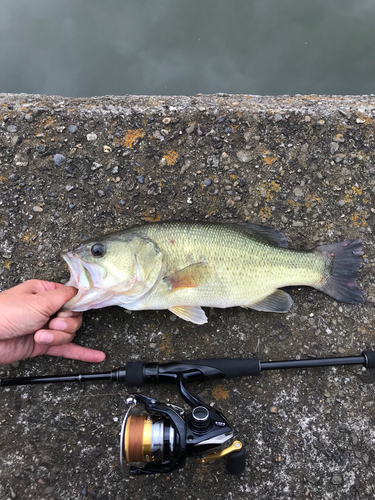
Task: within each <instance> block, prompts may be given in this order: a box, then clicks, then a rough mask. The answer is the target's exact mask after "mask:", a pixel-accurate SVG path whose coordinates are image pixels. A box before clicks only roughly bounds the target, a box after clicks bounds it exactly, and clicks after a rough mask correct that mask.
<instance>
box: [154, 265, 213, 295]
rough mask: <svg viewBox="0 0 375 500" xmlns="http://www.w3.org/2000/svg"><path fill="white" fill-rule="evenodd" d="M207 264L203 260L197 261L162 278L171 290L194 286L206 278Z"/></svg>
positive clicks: (203, 281) (200, 283) (207, 272)
mask: <svg viewBox="0 0 375 500" xmlns="http://www.w3.org/2000/svg"><path fill="white" fill-rule="evenodd" d="M208 274H209V266H208V264H206V263H205V262H197V263H195V264H190V266H187V267H184V268H183V269H180V270H179V271H176V272H175V273H172V274H170V275H169V276H166V277H165V278H163V281H165V282H166V283H167V284H168V286H169V289H170V291H171V292H173V291H175V290H178V289H179V288H196V287H198V286H199V285H202V284H203V283H205V281H206V280H207V277H208Z"/></svg>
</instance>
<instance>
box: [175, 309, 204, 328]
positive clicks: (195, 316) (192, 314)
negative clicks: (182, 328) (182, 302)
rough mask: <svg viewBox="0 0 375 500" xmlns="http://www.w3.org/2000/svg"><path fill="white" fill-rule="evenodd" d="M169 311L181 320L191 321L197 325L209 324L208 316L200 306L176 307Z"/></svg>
mask: <svg viewBox="0 0 375 500" xmlns="http://www.w3.org/2000/svg"><path fill="white" fill-rule="evenodd" d="M169 310H170V311H171V312H172V313H173V314H175V315H176V316H178V317H179V318H182V319H184V320H186V321H191V322H192V323H195V324H196V325H204V323H207V316H206V314H205V312H204V311H203V309H202V308H201V307H199V306H174V307H170V308H169Z"/></svg>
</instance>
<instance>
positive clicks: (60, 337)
mask: <svg viewBox="0 0 375 500" xmlns="http://www.w3.org/2000/svg"><path fill="white" fill-rule="evenodd" d="M74 336H75V333H66V332H61V331H56V330H38V331H37V332H36V333H35V334H34V341H35V342H36V343H37V344H41V345H51V346H52V345H63V344H69V342H71V341H72V340H73V339H74Z"/></svg>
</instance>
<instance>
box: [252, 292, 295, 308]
mask: <svg viewBox="0 0 375 500" xmlns="http://www.w3.org/2000/svg"><path fill="white" fill-rule="evenodd" d="M292 305H293V300H292V298H291V296H290V295H289V294H288V293H286V292H283V291H282V290H276V291H275V292H273V293H271V295H268V296H267V297H266V298H264V299H262V300H261V301H259V302H256V303H255V304H250V305H249V306H248V307H249V308H251V309H255V310H256V311H264V312H277V313H286V312H288V311H289V309H290V308H291V307H292Z"/></svg>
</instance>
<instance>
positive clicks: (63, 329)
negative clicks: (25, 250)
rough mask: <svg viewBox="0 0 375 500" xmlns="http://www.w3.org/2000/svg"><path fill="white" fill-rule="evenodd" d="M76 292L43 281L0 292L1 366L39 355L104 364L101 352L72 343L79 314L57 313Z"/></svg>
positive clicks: (80, 320)
mask: <svg viewBox="0 0 375 500" xmlns="http://www.w3.org/2000/svg"><path fill="white" fill-rule="evenodd" d="M76 293H77V290H76V289H75V288H73V287H71V286H64V285H62V284H60V283H53V282H49V281H42V280H29V281H25V282H24V283H22V284H21V285H17V286H15V287H13V288H10V289H9V290H5V291H4V292H1V293H0V365H6V364H8V363H14V362H15V361H19V360H20V359H24V358H33V357H34V356H40V355H42V354H49V355H50V356H62V357H64V358H71V359H78V360H80V361H89V362H93V363H99V362H100V361H103V360H104V358H105V354H104V352H101V351H96V350H94V349H90V348H88V347H82V346H79V345H76V344H73V343H72V340H73V338H74V336H75V333H76V331H77V330H78V329H79V328H80V326H81V324H82V313H79V312H71V311H60V312H58V311H59V309H61V307H62V306H63V304H65V303H66V302H68V300H70V299H72V298H73V297H74V295H75V294H76ZM56 313H57V314H56ZM51 316H54V317H53V318H52V319H51Z"/></svg>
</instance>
